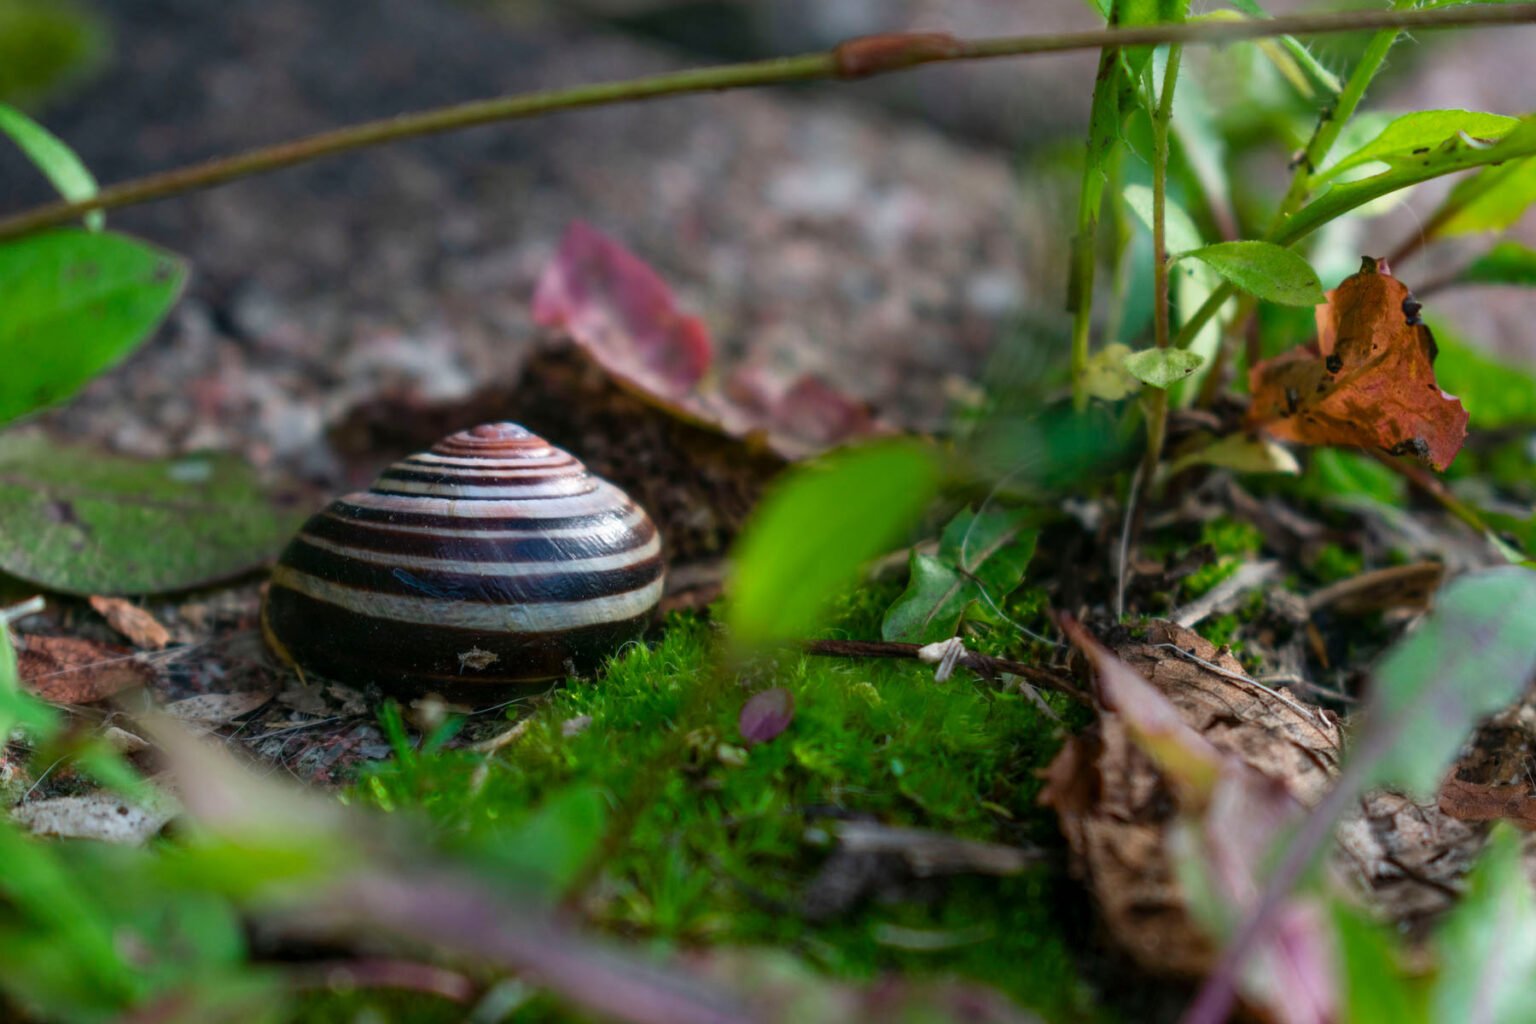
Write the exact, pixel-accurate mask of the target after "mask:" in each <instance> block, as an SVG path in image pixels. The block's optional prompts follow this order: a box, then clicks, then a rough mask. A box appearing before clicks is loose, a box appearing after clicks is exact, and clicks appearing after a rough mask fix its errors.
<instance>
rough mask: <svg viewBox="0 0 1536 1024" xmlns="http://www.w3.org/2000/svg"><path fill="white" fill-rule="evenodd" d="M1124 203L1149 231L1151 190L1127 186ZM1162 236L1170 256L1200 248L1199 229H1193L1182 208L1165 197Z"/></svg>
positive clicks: (1143, 187)
mask: <svg viewBox="0 0 1536 1024" xmlns="http://www.w3.org/2000/svg"><path fill="white" fill-rule="evenodd" d="M1125 202H1126V205H1127V206H1129V207H1130V208H1131V210H1132V211H1133V212H1134V213H1135V214H1136V216H1137V218H1138V219H1140V221H1141V222H1142V223H1143V224H1145V225H1146V226H1147V230H1148V231H1151V230H1152V190H1151V189H1150V188H1148V187H1147V186H1146V185H1127V186H1126V187H1125ZM1163 234H1164V241H1165V242H1166V243H1167V245H1168V252H1169V253H1170V254H1177V253H1182V252H1187V251H1189V250H1191V249H1198V248H1200V242H1201V239H1200V229H1199V228H1197V227H1195V221H1194V218H1192V217H1190V215H1189V214H1188V213H1186V212H1185V210H1184V208H1183V207H1182V206H1180V205H1179V204H1178V203H1176V202H1174V201H1173V200H1171V199H1167V198H1166V197H1165V199H1164V202H1163Z"/></svg>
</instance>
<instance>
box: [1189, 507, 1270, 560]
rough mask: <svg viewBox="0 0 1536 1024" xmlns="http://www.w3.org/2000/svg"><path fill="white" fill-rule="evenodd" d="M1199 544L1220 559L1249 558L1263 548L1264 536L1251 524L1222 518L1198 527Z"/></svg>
mask: <svg viewBox="0 0 1536 1024" xmlns="http://www.w3.org/2000/svg"><path fill="white" fill-rule="evenodd" d="M1200 542H1201V543H1202V544H1209V545H1210V546H1211V548H1212V549H1213V550H1214V551H1215V552H1216V554H1218V555H1220V556H1222V557H1232V558H1240V557H1245V556H1248V557H1251V556H1253V555H1257V554H1258V553H1259V550H1260V549H1261V548H1263V546H1264V535H1263V534H1262V533H1260V532H1259V528H1258V527H1257V526H1254V525H1253V524H1252V523H1249V522H1245V521H1243V520H1240V519H1228V518H1225V517H1222V518H1218V519H1212V520H1211V521H1210V522H1208V523H1205V524H1203V525H1202V526H1201V527H1200Z"/></svg>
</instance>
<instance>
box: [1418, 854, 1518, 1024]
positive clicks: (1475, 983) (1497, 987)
mask: <svg viewBox="0 0 1536 1024" xmlns="http://www.w3.org/2000/svg"><path fill="white" fill-rule="evenodd" d="M1520 845H1521V844H1520V838H1519V836H1518V835H1517V833H1516V832H1515V830H1514V829H1513V828H1511V827H1510V826H1508V825H1499V826H1497V827H1496V828H1494V830H1493V834H1492V835H1491V836H1489V838H1488V845H1487V847H1486V849H1485V850H1484V853H1483V856H1482V858H1481V859H1480V860H1479V861H1478V864H1477V866H1476V867H1475V868H1473V869H1472V873H1471V874H1470V875H1469V876H1468V877H1467V885H1466V891H1465V892H1464V893H1463V895H1462V897H1461V900H1460V902H1459V903H1457V904H1456V906H1455V908H1454V909H1452V910H1451V912H1450V913H1449V914H1448V915H1447V916H1446V919H1445V922H1444V923H1443V924H1442V925H1441V926H1440V928H1439V930H1438V931H1437V932H1436V933H1435V946H1436V948H1437V949H1438V951H1439V954H1440V969H1439V971H1438V972H1436V974H1435V983H1434V993H1433V997H1432V1000H1433V1007H1434V1017H1433V1019H1434V1020H1437V1021H1452V1020H1454V1021H1469V1022H1471V1021H1479V1022H1482V1021H1486V1022H1489V1024H1492V1022H1502V1021H1529V1020H1536V986H1533V985H1532V984H1531V979H1532V978H1536V901H1533V899H1532V896H1531V883H1530V880H1529V879H1527V878H1526V875H1525V868H1524V865H1523V863H1522V859H1521V855H1520Z"/></svg>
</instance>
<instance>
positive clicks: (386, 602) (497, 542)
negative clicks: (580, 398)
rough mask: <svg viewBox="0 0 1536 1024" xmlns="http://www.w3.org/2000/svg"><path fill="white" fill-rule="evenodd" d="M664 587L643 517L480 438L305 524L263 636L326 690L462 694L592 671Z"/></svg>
mask: <svg viewBox="0 0 1536 1024" xmlns="http://www.w3.org/2000/svg"><path fill="white" fill-rule="evenodd" d="M663 575H664V570H663V566H662V559H661V540H660V538H659V536H658V535H657V532H656V526H655V524H654V523H652V522H651V518H650V516H648V515H647V514H646V512H645V510H644V509H642V508H641V507H640V506H639V505H637V504H635V502H634V501H633V500H631V499H630V498H629V496H628V495H626V494H625V493H624V492H623V491H621V490H620V489H619V488H617V487H615V486H614V485H613V484H611V483H609V482H608V481H606V480H603V479H602V478H600V477H597V476H594V475H593V474H591V473H589V472H588V471H587V468H586V467H585V466H583V465H582V464H581V462H579V461H578V460H577V459H575V458H574V457H573V456H571V455H570V453H568V452H566V451H563V450H562V449H560V448H557V447H555V446H554V445H552V444H550V443H549V442H547V441H545V440H543V439H542V438H539V437H537V436H535V435H534V434H532V433H530V432H529V431H527V430H525V429H524V428H522V427H520V426H518V425H517V424H515V423H491V424H486V425H484V426H479V427H475V428H474V429H472V430H465V431H461V432H460V433H457V434H454V435H453V436H452V437H449V438H446V439H445V440H443V441H440V442H439V443H438V444H437V445H435V446H434V447H433V448H432V450H431V451H427V452H422V453H420V454H417V455H412V456H409V457H408V458H405V459H402V460H401V461H399V462H396V463H395V464H394V465H392V466H390V467H389V469H387V470H386V471H385V472H384V474H383V475H382V476H380V477H379V478H378V480H376V481H374V483H373V485H372V486H371V487H369V488H368V490H366V491H362V492H359V493H356V494H349V495H346V496H345V497H343V498H339V499H337V500H336V501H334V502H332V503H331V505H330V506H329V507H327V508H326V509H325V510H324V511H322V512H320V513H319V514H317V515H315V516H313V517H312V518H311V519H310V520H309V521H308V522H307V523H305V524H304V527H303V529H301V530H300V531H299V534H298V536H297V537H295V538H294V539H293V541H292V542H291V543H290V544H289V545H288V547H287V548H286V549H285V550H284V551H283V553H282V556H281V557H280V558H279V559H278V565H277V568H276V569H275V570H274V571H273V574H272V582H271V585H270V587H269V588H268V591H267V598H266V601H265V602H264V604H263V606H262V630H263V633H264V635H265V636H266V638H267V641H268V643H269V645H270V646H271V647H272V648H273V650H274V651H275V652H276V653H277V654H278V656H279V657H281V658H282V659H283V660H285V661H288V662H290V663H292V664H294V665H296V666H298V667H299V668H301V669H303V670H305V671H308V672H313V673H315V674H317V675H320V676H323V677H325V678H328V679H335V680H339V681H342V682H348V683H353V684H357V685H366V684H369V683H377V684H379V685H380V686H382V687H384V688H386V689H389V690H393V691H397V692H409V691H415V692H423V693H425V692H430V691H436V692H441V693H446V694H454V695H464V694H472V693H474V692H476V691H480V692H484V691H486V690H489V689H492V688H498V687H506V686H515V685H518V684H524V683H536V682H542V681H547V680H552V679H558V678H561V677H563V676H566V675H568V674H570V673H571V672H572V671H575V672H584V671H587V670H589V669H591V668H592V667H594V666H595V665H596V664H597V663H599V662H601V661H602V659H603V658H604V657H606V656H607V655H609V654H611V653H613V652H614V651H616V650H617V649H618V648H619V647H620V646H622V645H623V644H624V643H625V642H626V641H629V640H632V639H634V638H636V637H638V636H639V635H640V634H641V633H642V632H643V631H644V629H645V626H646V623H647V621H648V620H649V619H650V617H651V614H652V613H653V612H654V610H655V608H656V605H657V603H658V602H659V601H660V600H661V589H662V582H663Z"/></svg>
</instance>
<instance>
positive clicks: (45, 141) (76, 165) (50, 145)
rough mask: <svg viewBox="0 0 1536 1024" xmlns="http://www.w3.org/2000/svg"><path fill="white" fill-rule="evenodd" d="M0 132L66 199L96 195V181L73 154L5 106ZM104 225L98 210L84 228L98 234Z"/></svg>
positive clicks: (1, 107) (104, 218)
mask: <svg viewBox="0 0 1536 1024" xmlns="http://www.w3.org/2000/svg"><path fill="white" fill-rule="evenodd" d="M0 132H4V133H5V134H6V135H9V136H10V137H11V141H12V142H14V143H16V145H17V146H18V147H19V148H20V149H21V151H22V152H23V153H25V154H27V158H28V159H29V160H31V161H32V162H33V163H34V164H36V165H37V169H38V170H40V171H42V172H43V174H44V175H46V176H47V178H48V180H49V181H50V182H52V183H53V187H54V188H56V189H58V190H59V195H61V196H63V197H64V198H65V199H68V200H70V201H71V202H74V201H76V200H80V199H89V198H91V197H92V196H94V195H95V194H96V178H95V176H94V175H92V174H91V172H90V171H89V170H87V169H86V166H85V164H84V163H82V162H81V160H80V158H79V157H78V156H76V155H75V151H74V150H72V149H70V148H69V147H68V146H67V145H65V144H64V142H63V141H62V140H61V139H59V137H58V136H56V135H54V134H53V133H52V132H50V131H49V130H48V129H46V128H44V127H43V126H42V125H40V124H38V123H37V122H36V121H34V120H32V119H31V118H30V117H28V116H27V115H26V114H23V113H22V112H21V111H19V110H17V109H16V108H15V107H13V106H10V105H9V104H6V103H0ZM106 223H107V215H106V214H105V213H103V212H102V211H100V210H92V211H91V212H90V213H88V214H86V215H85V224H86V226H87V227H89V228H90V229H91V230H92V231H100V230H101V229H102V228H103V227H105V226H106Z"/></svg>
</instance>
